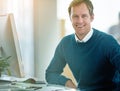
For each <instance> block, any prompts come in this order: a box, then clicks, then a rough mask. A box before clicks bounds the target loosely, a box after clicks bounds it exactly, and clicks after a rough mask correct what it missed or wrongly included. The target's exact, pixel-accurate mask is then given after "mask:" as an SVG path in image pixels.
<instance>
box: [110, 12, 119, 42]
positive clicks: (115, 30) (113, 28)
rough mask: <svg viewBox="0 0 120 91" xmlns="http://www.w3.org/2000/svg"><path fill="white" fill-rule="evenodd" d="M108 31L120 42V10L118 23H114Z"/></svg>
mask: <svg viewBox="0 0 120 91" xmlns="http://www.w3.org/2000/svg"><path fill="white" fill-rule="evenodd" d="M108 33H110V34H111V35H112V36H113V37H115V39H116V40H117V41H118V42H119V44H120V12H119V14H118V24H116V25H113V26H111V27H110V28H109V30H108Z"/></svg>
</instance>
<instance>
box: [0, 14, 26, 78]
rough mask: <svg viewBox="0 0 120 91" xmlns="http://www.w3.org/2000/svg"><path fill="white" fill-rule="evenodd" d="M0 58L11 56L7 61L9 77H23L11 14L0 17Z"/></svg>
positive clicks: (18, 46)
mask: <svg viewBox="0 0 120 91" xmlns="http://www.w3.org/2000/svg"><path fill="white" fill-rule="evenodd" d="M0 56H2V57H8V56H11V58H9V59H8V61H9V63H10V66H9V70H10V72H11V75H12V76H15V77H24V67H23V64H22V61H23V60H22V57H21V52H20V45H19V41H18V36H17V31H16V27H15V21H14V17H13V14H5V15H0Z"/></svg>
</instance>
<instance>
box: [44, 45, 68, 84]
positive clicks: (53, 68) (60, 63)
mask: <svg viewBox="0 0 120 91" xmlns="http://www.w3.org/2000/svg"><path fill="white" fill-rule="evenodd" d="M65 65H66V62H65V58H64V53H63V48H62V45H61V44H59V45H58V46H57V48H56V51H55V54H54V57H53V59H52V61H51V63H50V64H49V66H48V68H47V70H46V81H47V82H48V84H59V85H65V83H66V81H67V80H68V78H66V77H65V76H63V75H61V73H62V72H63V69H64V67H65Z"/></svg>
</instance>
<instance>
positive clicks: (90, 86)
mask: <svg viewBox="0 0 120 91" xmlns="http://www.w3.org/2000/svg"><path fill="white" fill-rule="evenodd" d="M68 12H69V17H70V20H71V22H72V26H73V28H74V30H75V34H71V35H68V36H65V37H64V38H63V39H62V40H61V42H60V43H59V44H58V46H57V48H56V51H55V54H54V57H53V59H52V61H51V63H50V65H49V66H48V68H47V70H46V81H47V82H48V83H49V84H59V85H64V86H67V87H71V88H78V89H80V90H84V91H111V90H112V89H116V87H117V85H116V84H115V83H114V82H113V78H114V74H115V71H116V70H119V72H120V46H119V44H118V43H117V42H116V40H115V39H114V38H113V37H112V36H110V35H108V34H105V33H103V32H100V31H99V30H97V29H95V28H92V27H91V22H92V21H93V19H94V13H93V5H92V2H91V1H90V0H73V1H72V2H71V4H70V6H69V8H68ZM66 64H68V65H69V67H70V69H71V71H72V73H73V75H74V77H75V79H76V81H77V83H78V85H77V86H76V85H75V84H74V83H73V82H72V80H71V79H70V78H67V77H65V76H64V75H62V74H61V73H62V72H63V69H64V67H65V65H66Z"/></svg>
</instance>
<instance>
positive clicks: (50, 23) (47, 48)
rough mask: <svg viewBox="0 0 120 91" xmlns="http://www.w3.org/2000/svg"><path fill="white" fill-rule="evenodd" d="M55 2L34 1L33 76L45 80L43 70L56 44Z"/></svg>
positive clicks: (57, 36) (47, 0) (48, 0)
mask: <svg viewBox="0 0 120 91" xmlns="http://www.w3.org/2000/svg"><path fill="white" fill-rule="evenodd" d="M56 2H57V1H56V0H35V1H34V9H35V12H34V14H35V16H34V18H35V21H34V24H35V29H34V33H35V36H34V39H35V40H34V41H35V43H34V44H35V76H36V77H37V78H39V79H40V80H45V70H46V68H47V66H48V64H49V62H50V61H51V58H52V56H53V53H54V50H55V48H56V45H57V43H58V39H59V34H58V33H59V32H58V29H57V6H56Z"/></svg>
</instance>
